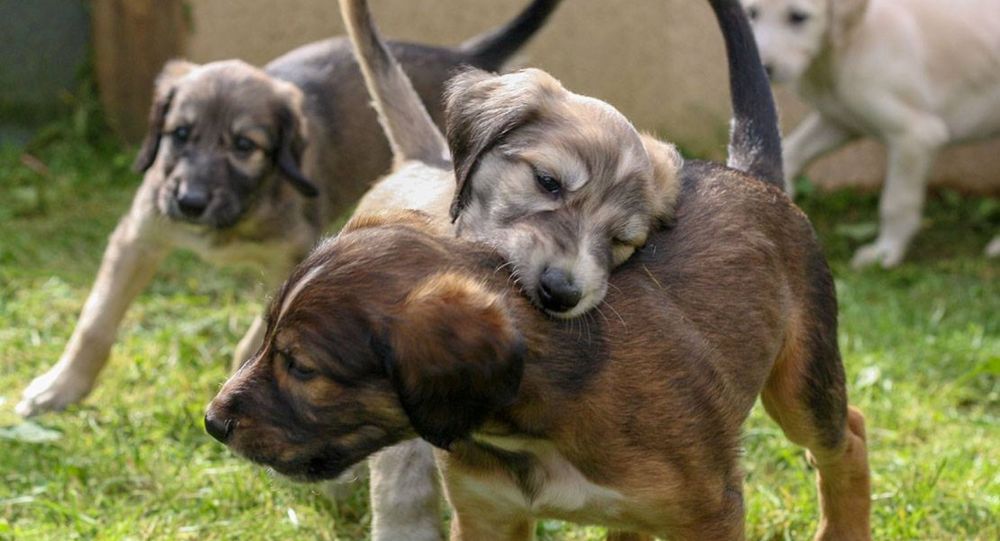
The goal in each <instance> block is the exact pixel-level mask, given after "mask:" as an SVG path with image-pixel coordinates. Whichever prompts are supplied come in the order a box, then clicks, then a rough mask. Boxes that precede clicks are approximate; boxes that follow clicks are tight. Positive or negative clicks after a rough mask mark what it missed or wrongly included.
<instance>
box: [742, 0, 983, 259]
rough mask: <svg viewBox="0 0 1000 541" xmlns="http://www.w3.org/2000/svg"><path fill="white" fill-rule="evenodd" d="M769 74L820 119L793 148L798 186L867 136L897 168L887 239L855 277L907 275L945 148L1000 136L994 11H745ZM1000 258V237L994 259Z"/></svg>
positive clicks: (905, 4) (874, 0) (914, 6)
mask: <svg viewBox="0 0 1000 541" xmlns="http://www.w3.org/2000/svg"><path fill="white" fill-rule="evenodd" d="M743 4H744V5H745V6H746V9H747V10H748V12H749V14H750V16H751V19H753V27H754V32H755V34H756V38H757V42H758V44H759V45H760V50H761V56H762V58H763V61H764V64H765V65H766V66H768V68H769V71H770V74H771V78H772V80H773V81H774V82H776V83H790V84H792V85H793V86H794V88H795V90H796V92H797V93H798V94H799V95H800V96H801V97H802V98H803V99H805V101H807V102H808V103H809V104H811V105H812V106H813V107H815V109H816V111H815V112H814V113H812V114H811V115H810V116H809V117H808V118H806V120H805V121H803V122H802V124H800V125H799V127H798V128H797V129H796V130H795V131H794V132H793V133H792V134H791V136H789V137H788V140H787V141H786V144H785V163H786V172H787V173H788V177H787V179H788V183H789V186H791V181H792V179H794V178H795V176H796V175H798V174H799V172H800V171H801V170H802V169H803V168H804V167H806V166H807V165H809V163H810V162H812V161H813V160H815V159H816V158H818V157H820V156H822V155H824V154H826V153H828V152H832V151H833V150H835V149H837V148H840V147H841V146H843V145H844V144H845V143H847V142H849V141H851V140H854V139H856V138H858V137H862V136H871V137H875V138H877V139H879V140H881V141H884V142H885V144H886V146H887V147H888V151H889V156H888V157H889V168H888V171H887V176H886V180H885V186H884V187H883V189H882V198H881V201H880V215H881V224H880V230H879V236H878V239H877V240H876V241H875V242H874V243H872V244H870V245H867V246H864V247H862V248H860V249H859V250H858V251H857V253H856V254H855V255H854V260H853V262H852V263H853V265H854V266H855V267H863V266H867V265H872V264H880V265H882V266H883V267H893V266H896V265H898V264H899V263H900V262H901V261H902V259H903V257H904V255H905V254H906V249H907V246H908V245H909V243H910V241H911V239H912V238H913V237H914V235H916V233H917V231H918V230H919V228H920V216H921V212H922V210H923V204H924V196H925V191H926V183H927V174H928V171H929V170H930V167H931V164H932V163H933V161H934V157H935V156H936V155H937V152H938V151H939V150H940V149H941V148H942V147H944V146H945V145H947V144H950V143H959V142H964V141H972V140H976V139H982V138H987V137H993V136H996V135H998V134H1000V9H998V5H997V2H996V1H995V0H962V1H960V2H942V1H940V0H743ZM987 253H988V254H989V255H996V254H1000V237H997V238H995V239H994V240H993V242H992V243H991V244H990V246H989V247H988V248H987Z"/></svg>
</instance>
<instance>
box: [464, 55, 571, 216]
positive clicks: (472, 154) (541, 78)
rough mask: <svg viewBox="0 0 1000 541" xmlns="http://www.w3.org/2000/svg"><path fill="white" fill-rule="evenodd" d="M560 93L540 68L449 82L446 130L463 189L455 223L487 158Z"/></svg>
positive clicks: (469, 74)
mask: <svg viewBox="0 0 1000 541" xmlns="http://www.w3.org/2000/svg"><path fill="white" fill-rule="evenodd" d="M559 90H562V86H561V85H560V84H559V82H558V81H556V80H555V79H554V78H552V76H550V75H549V74H547V73H545V72H544V71H541V70H537V69H526V70H521V71H518V72H514V73H511V74H507V75H502V76H501V75H494V74H491V73H487V72H485V71H482V70H477V69H470V70H467V71H465V72H462V73H460V74H458V75H456V76H455V77H453V78H452V79H451V80H450V81H448V85H447V88H446V89H445V127H446V131H447V136H448V146H449V148H450V149H451V156H452V160H453V161H454V163H455V181H456V182H457V184H458V185H457V186H456V188H455V198H454V199H453V200H452V204H451V219H452V221H454V220H456V219H457V218H458V215H459V214H461V212H462V210H463V209H464V208H465V206H466V205H467V204H468V202H469V196H470V193H471V187H470V185H469V178H470V177H471V176H472V174H473V173H474V172H475V168H476V165H477V164H478V163H479V159H480V158H481V157H482V155H483V153H484V152H486V151H487V150H489V149H491V148H492V147H493V146H495V145H496V144H497V143H498V142H500V141H501V140H502V139H503V138H504V137H505V136H506V135H507V134H509V133H511V132H512V131H514V130H515V129H517V128H518V127H520V126H522V125H524V124H525V123H527V122H529V121H530V120H531V119H532V118H533V117H534V115H536V114H537V113H538V112H539V111H540V110H541V107H542V105H543V103H542V102H543V101H544V100H545V99H546V98H547V97H548V96H551V95H553V94H554V92H556V91H559Z"/></svg>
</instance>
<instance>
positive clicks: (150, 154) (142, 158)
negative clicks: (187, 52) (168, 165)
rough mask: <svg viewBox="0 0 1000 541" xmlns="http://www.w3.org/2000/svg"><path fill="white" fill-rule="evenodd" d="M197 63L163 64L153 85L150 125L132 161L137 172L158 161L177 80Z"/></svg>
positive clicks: (172, 62) (174, 61)
mask: <svg viewBox="0 0 1000 541" xmlns="http://www.w3.org/2000/svg"><path fill="white" fill-rule="evenodd" d="M197 67H198V65H197V64H192V63H191V62H188V61H187V60H170V61H168V62H167V63H166V64H164V65H163V69H162V70H161V71H160V74H159V75H157V76H156V83H155V84H154V85H153V105H152V106H150V108H149V126H148V127H147V129H146V138H145V139H143V141H142V146H141V147H139V154H137V155H136V157H135V161H134V162H132V169H134V170H135V172H137V173H144V172H145V171H146V170H148V169H149V168H150V167H152V166H153V162H155V161H156V153H157V151H159V149H160V138H161V136H162V135H163V122H164V120H165V119H166V118H167V112H168V111H170V104H171V102H172V101H173V99H174V90H175V85H176V84H177V81H178V80H180V79H181V77H184V76H185V75H187V74H188V73H190V72H191V71H193V70H194V69H195V68H197Z"/></svg>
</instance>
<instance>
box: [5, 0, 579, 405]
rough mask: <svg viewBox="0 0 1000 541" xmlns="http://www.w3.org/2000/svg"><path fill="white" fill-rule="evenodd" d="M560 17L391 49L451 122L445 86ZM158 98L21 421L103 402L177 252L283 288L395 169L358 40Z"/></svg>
mask: <svg viewBox="0 0 1000 541" xmlns="http://www.w3.org/2000/svg"><path fill="white" fill-rule="evenodd" d="M558 3H559V2H558V0H535V1H533V2H532V3H531V4H530V5H529V6H528V7H527V8H526V9H525V10H524V11H523V12H522V13H521V14H520V15H519V16H518V17H517V18H516V19H515V20H513V21H511V22H510V23H509V24H507V25H505V26H504V27H502V28H500V29H497V30H495V31H493V32H490V33H487V34H485V35H483V36H480V37H478V38H476V39H473V40H470V42H468V43H467V44H466V45H463V46H461V47H458V48H454V49H451V48H441V47H428V46H424V45H417V44H408V43H396V44H393V45H392V46H391V47H392V50H393V52H394V54H396V55H397V57H398V58H399V59H400V61H401V62H402V64H403V66H404V67H406V68H407V69H408V70H409V73H410V75H411V77H412V78H413V81H414V86H415V88H416V90H417V91H418V93H419V95H420V96H421V98H422V99H423V100H424V102H425V103H426V104H427V106H428V108H429V109H430V111H431V114H432V116H433V117H434V119H435V120H436V121H438V122H440V121H441V107H440V102H441V94H442V86H443V84H444V81H445V79H447V78H448V76H449V75H450V74H451V73H452V72H453V71H454V70H455V69H456V68H457V67H458V66H463V65H472V66H479V67H482V68H484V69H491V70H492V69H499V68H500V67H501V65H502V64H503V63H504V61H505V60H507V59H508V58H509V57H510V56H511V55H512V54H513V53H514V52H515V51H517V50H518V49H519V48H520V47H521V46H522V45H523V44H524V43H525V42H526V41H527V40H528V39H529V38H530V37H531V36H532V35H533V34H534V33H535V31H537V30H538V29H539V28H540V27H541V26H542V24H543V23H544V22H545V20H546V18H547V17H548V15H549V14H550V13H551V12H552V11H553V10H554V9H555V7H556V6H557V5H558ZM154 98H155V99H154V104H153V107H152V110H151V113H150V123H149V124H150V127H149V134H148V136H147V138H146V140H145V142H144V144H143V146H142V149H141V150H140V152H139V155H138V157H137V159H136V166H137V168H138V169H140V170H142V171H144V172H145V177H144V179H143V183H142V186H141V187H140V188H139V191H138V192H137V193H136V196H135V199H134V200H133V203H132V208H131V209H130V210H129V212H128V213H127V214H126V215H125V216H124V217H123V218H122V220H121V221H120V222H119V224H118V227H117V228H116V230H115V232H114V234H113V235H112V237H111V239H110V242H109V245H108V248H107V250H106V252H105V254H104V259H103V261H102V263H101V269H100V271H99V273H98V275H97V279H96V281H95V283H94V286H93V289H92V291H91V293H90V296H89V297H88V299H87V303H86V305H85V306H84V309H83V312H82V313H81V315H80V319H79V321H78V323H77V325H76V328H75V329H74V332H73V335H72V337H71V338H70V340H69V343H68V344H67V346H66V349H65V351H64V352H63V354H62V356H61V358H60V359H59V362H58V363H57V364H56V365H55V366H53V367H52V368H51V369H50V370H49V371H47V372H46V373H45V374H43V375H41V376H39V377H37V378H36V379H35V380H34V381H32V383H31V384H30V385H29V386H28V388H27V389H26V390H25V392H24V396H23V398H22V400H21V402H20V403H19V404H18V406H17V411H18V413H20V414H22V415H34V414H38V413H41V412H44V411H47V410H53V409H61V408H63V407H65V406H67V405H69V404H72V403H75V402H78V401H79V400H81V399H83V397H85V396H86V395H87V394H88V393H89V392H90V390H91V389H92V387H93V385H94V383H95V381H96V378H97V375H98V373H99V372H100V370H101V369H102V368H103V367H104V365H105V363H106V361H107V358H108V353H109V351H110V349H111V345H112V344H113V343H114V340H115V335H116V334H117V330H118V325H119V323H120V322H121V319H122V317H123V316H124V314H125V311H126V309H127V308H128V306H129V305H130V304H131V302H132V300H133V299H134V298H135V296H136V295H138V293H139V292H141V291H142V290H143V289H144V288H145V286H146V284H148V283H149V281H150V280H151V279H152V277H153V275H154V273H155V272H156V269H157V267H158V266H159V264H160V262H161V261H162V260H163V259H164V258H165V257H166V256H167V255H168V254H169V253H170V252H171V251H172V250H173V249H175V248H187V249H190V250H193V251H195V252H196V253H197V254H199V255H200V256H201V257H203V258H204V259H206V260H207V261H209V262H212V263H216V264H233V263H240V264H249V265H252V266H253V267H254V268H255V269H259V270H260V271H261V273H262V275H263V276H262V278H263V279H264V281H265V282H266V283H267V284H270V285H277V284H278V283H280V282H281V280H283V279H284V278H286V277H287V275H288V272H289V271H290V270H291V268H292V267H293V266H294V265H295V264H296V263H297V262H298V261H300V260H301V258H302V257H303V256H304V255H305V254H306V253H307V252H308V251H309V249H310V248H312V247H313V246H314V245H315V243H316V242H317V241H318V239H319V238H320V235H321V233H322V231H323V230H324V228H326V227H327V226H328V225H329V223H330V222H331V221H332V220H333V219H334V218H336V217H338V216H339V215H340V214H342V213H343V212H344V211H345V210H346V209H348V208H349V207H350V206H351V205H353V204H354V203H355V202H356V201H357V199H358V197H359V196H360V195H361V194H362V193H363V192H364V191H365V190H366V189H367V188H368V186H369V184H370V183H371V182H372V181H373V180H374V179H375V178H376V177H377V176H378V175H379V174H381V173H383V172H384V171H385V170H386V169H387V168H388V166H389V161H390V154H389V148H388V146H387V145H386V143H385V139H384V137H383V135H382V133H381V130H379V127H378V124H377V122H376V120H375V115H374V113H373V112H372V111H371V108H370V107H368V95H367V93H366V92H365V89H364V85H363V83H362V80H361V77H360V74H359V72H358V69H357V65H356V63H355V61H354V58H353V55H352V52H351V47H350V43H349V41H348V40H347V39H345V38H335V39H331V40H327V41H323V42H318V43H314V44H311V45H306V46H304V47H301V48H299V49H296V50H295V51H292V52H290V53H288V54H287V55H284V56H282V57H281V58H278V59H276V60H274V61H273V62H271V63H270V64H268V65H267V66H266V67H265V68H264V69H257V68H255V67H253V66H250V65H248V64H245V63H243V62H239V61H224V62H212V63H209V64H206V65H203V66H197V65H194V64H191V63H188V62H182V61H178V62H171V63H168V64H167V66H166V67H165V68H164V70H163V73H162V74H161V75H160V77H159V79H158V81H157V84H156V90H155V96H154ZM262 332H263V323H262V321H261V320H260V319H259V318H258V320H257V321H255V322H254V324H253V326H252V328H251V329H250V330H249V332H248V333H247V334H246V336H245V337H244V338H243V340H241V341H240V344H239V346H238V347H237V348H236V351H235V355H234V361H235V362H242V361H243V360H245V359H246V357H247V356H248V355H249V354H250V353H251V352H253V350H254V349H255V348H256V347H257V345H258V344H259V343H260V338H261V333H262Z"/></svg>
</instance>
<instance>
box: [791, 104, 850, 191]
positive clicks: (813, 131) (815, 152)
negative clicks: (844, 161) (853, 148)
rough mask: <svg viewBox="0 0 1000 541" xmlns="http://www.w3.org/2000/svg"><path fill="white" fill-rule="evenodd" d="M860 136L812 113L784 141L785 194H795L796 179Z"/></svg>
mask: <svg viewBox="0 0 1000 541" xmlns="http://www.w3.org/2000/svg"><path fill="white" fill-rule="evenodd" d="M856 137H857V136H856V135H855V134H853V133H852V132H850V131H848V130H847V129H846V128H844V127H842V126H840V125H839V124H836V123H834V122H832V121H830V120H829V119H827V118H826V117H824V116H823V115H822V114H820V113H817V112H813V113H810V114H809V116H807V117H806V119H805V120H803V121H802V123H801V124H799V125H798V126H796V127H795V130H794V131H792V133H791V135H789V136H788V137H787V138H785V142H784V148H783V151H782V159H783V160H784V162H785V164H784V165H785V191H786V192H788V195H789V197H793V196H794V195H795V178H796V177H797V176H798V175H799V173H801V172H802V170H803V169H805V168H806V167H807V166H808V165H809V164H810V163H812V162H813V161H814V160H816V159H817V158H819V157H820V156H823V155H824V154H828V153H830V152H833V151H834V150H837V149H838V148H840V147H842V146H844V145H845V144H847V143H848V142H850V141H852V140H853V139H855V138H856Z"/></svg>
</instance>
